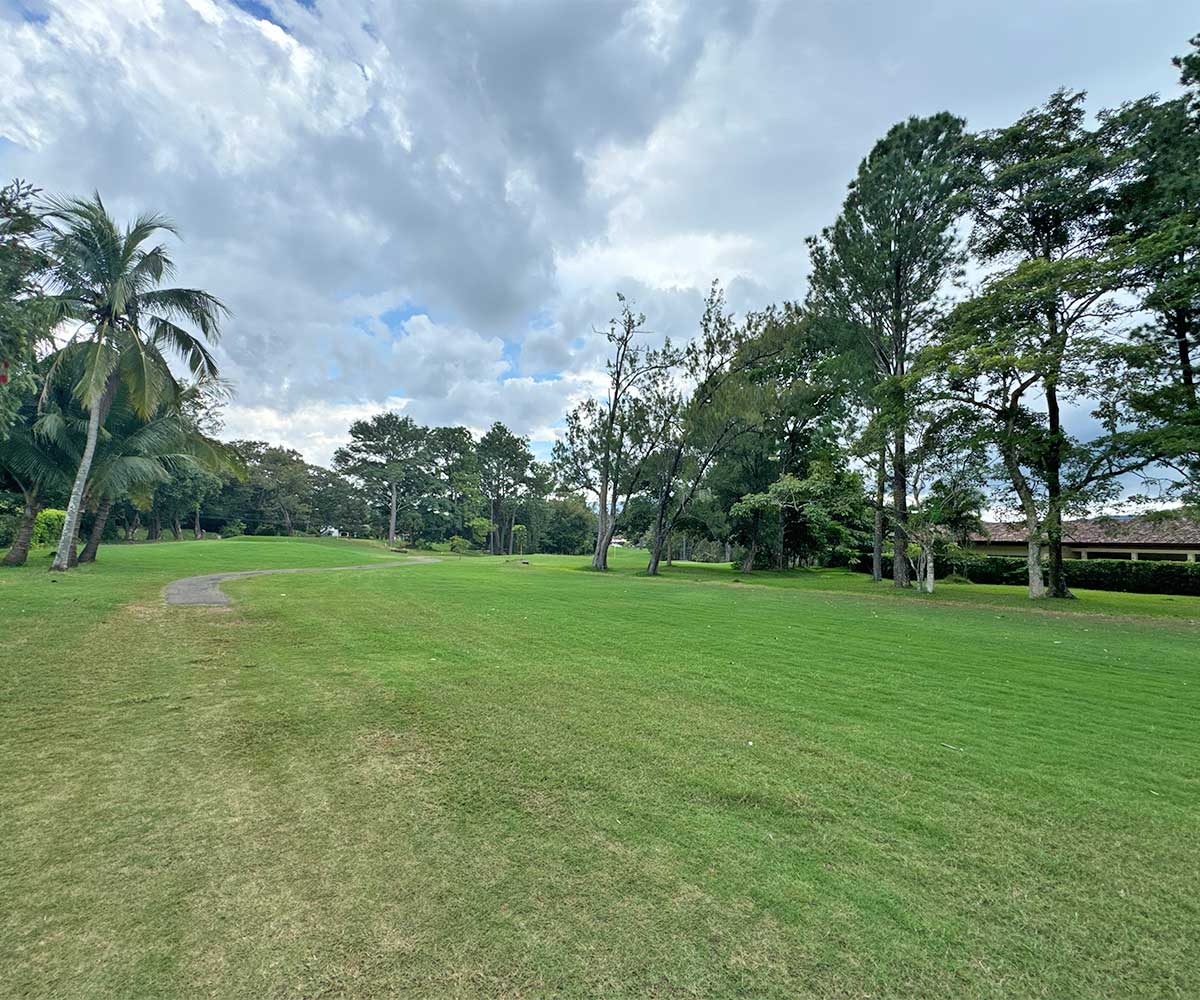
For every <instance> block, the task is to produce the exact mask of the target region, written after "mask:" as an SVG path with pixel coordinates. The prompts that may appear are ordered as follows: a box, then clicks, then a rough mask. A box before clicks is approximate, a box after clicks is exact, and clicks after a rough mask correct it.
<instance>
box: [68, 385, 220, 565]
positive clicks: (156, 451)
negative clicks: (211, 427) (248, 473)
mask: <svg viewBox="0 0 1200 1000" xmlns="http://www.w3.org/2000/svg"><path fill="white" fill-rule="evenodd" d="M198 391H200V389H199V388H198V387H196V386H189V387H187V388H186V389H184V390H183V393H184V396H185V398H186V397H190V396H193V395H194V394H195V393H197V392H198ZM237 468H238V467H237V462H236V458H235V457H234V456H233V453H232V452H231V450H230V449H229V447H228V446H227V445H224V444H222V443H221V442H219V441H215V440H213V439H212V438H210V437H208V436H207V435H205V434H203V433H202V432H201V431H200V430H199V429H198V428H197V427H196V426H195V422H194V421H193V420H192V419H191V418H190V417H189V416H188V415H187V414H185V413H183V412H182V411H181V410H180V409H178V408H176V407H163V408H161V409H160V410H159V412H158V413H156V414H154V415H153V416H152V417H151V418H150V419H149V420H143V419H142V417H141V416H140V415H139V414H138V413H137V411H136V409H135V408H134V407H133V405H132V403H131V400H130V399H129V394H128V392H126V391H124V390H123V387H119V388H118V390H117V393H116V395H115V397H114V400H113V404H112V406H111V408H110V409H109V413H108V420H107V422H106V425H105V429H104V433H103V434H102V436H101V440H100V442H99V445H98V446H97V449H96V454H95V457H94V459H93V461H92V471H91V475H90V476H89V478H88V484H87V490H86V491H85V493H84V499H85V501H86V503H87V505H88V507H89V508H90V509H94V510H95V518H94V519H93V521H92V530H91V534H90V535H89V537H88V540H87V543H86V544H85V545H84V547H83V551H81V552H80V553H79V562H81V563H89V562H95V561H96V552H97V550H98V549H99V548H100V540H101V538H102V537H103V535H104V526H105V524H106V523H107V521H108V514H109V511H110V510H111V508H112V504H113V501H114V500H117V499H119V498H121V497H122V496H132V497H134V498H135V499H136V500H138V501H141V502H144V503H146V504H147V505H148V504H149V502H150V499H151V496H152V494H153V492H154V488H155V487H156V486H158V484H160V483H164V482H166V481H167V480H168V479H170V478H171V476H172V475H173V474H178V473H180V472H181V471H183V470H186V469H197V470H203V471H207V472H211V473H217V472H221V471H225V470H228V471H231V472H235V473H236V472H237Z"/></svg>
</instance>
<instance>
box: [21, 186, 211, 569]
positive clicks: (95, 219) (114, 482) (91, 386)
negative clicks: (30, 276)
mask: <svg viewBox="0 0 1200 1000" xmlns="http://www.w3.org/2000/svg"><path fill="white" fill-rule="evenodd" d="M39 214H40V220H41V222H40V224H41V231H40V233H39V234H38V242H39V249H40V251H41V256H42V260H43V262H44V265H43V268H42V273H41V274H40V276H39V277H40V291H39V296H38V297H39V302H38V306H39V308H40V309H41V311H42V315H43V316H44V317H45V320H44V331H45V337H46V340H45V343H44V345H43V349H42V350H41V351H39V352H35V355H34V356H32V357H31V359H30V360H29V361H28V365H27V367H28V370H27V371H26V372H24V373H23V374H24V375H26V376H27V377H26V378H25V379H23V380H22V382H21V384H22V385H23V386H24V389H23V390H20V389H18V391H23V393H24V396H23V398H22V399H21V402H20V407H19V409H18V411H17V416H16V420H15V421H14V424H13V426H12V427H10V428H9V430H8V431H7V434H6V436H5V437H4V439H3V440H0V472H2V473H3V475H4V477H5V478H7V479H8V480H10V481H11V482H12V483H13V484H15V486H16V487H17V489H19V490H20V492H21V494H22V496H23V498H24V511H23V515H22V519H21V525H20V527H19V529H18V532H17V537H16V540H15V544H14V545H13V547H12V548H11V549H10V551H9V553H8V555H7V556H6V557H5V560H4V562H5V563H7V564H9V565H12V564H20V563H23V562H24V561H25V559H26V557H27V555H28V551H29V545H30V540H31V537H32V534H33V527H34V523H35V521H36V518H37V515H38V513H39V511H40V510H41V509H42V507H43V506H44V503H45V500H46V498H47V497H48V496H52V495H55V494H57V495H58V496H60V497H61V496H62V495H63V494H64V493H65V494H66V495H67V496H68V500H67V506H66V518H65V520H64V523H63V528H62V534H61V537H60V538H59V541H58V545H57V548H56V551H55V553H54V558H53V561H52V562H51V565H50V569H51V570H52V571H54V572H64V571H66V570H68V569H70V568H71V567H72V566H74V565H76V563H78V562H87V561H91V560H94V559H95V557H96V550H97V548H98V547H99V544H100V540H101V537H102V535H103V532H104V527H105V522H106V520H107V517H108V511H109V508H110V507H111V505H112V503H113V501H114V500H116V499H119V498H122V497H130V498H132V499H134V500H135V501H137V500H138V499H140V498H143V497H148V495H149V494H150V493H151V492H152V491H153V489H154V486H155V485H157V484H158V483H159V482H162V481H164V480H165V479H167V478H168V477H169V476H170V474H171V472H172V470H174V469H176V468H178V467H179V466H181V465H183V464H187V463H197V464H199V465H202V466H204V467H207V468H210V469H213V470H216V469H218V468H221V467H223V466H228V465H229V464H230V463H231V461H232V459H231V457H230V455H229V452H228V451H227V450H226V449H225V448H224V447H223V446H222V445H220V444H219V443H218V442H216V441H214V440H212V439H210V438H208V437H206V436H205V435H204V434H203V433H202V432H201V431H200V429H199V427H198V426H197V422H196V421H195V420H194V419H193V418H192V417H191V416H190V413H191V411H192V409H193V408H192V407H189V405H188V404H189V401H190V400H195V399H196V398H198V397H204V396H205V395H207V394H209V393H211V392H212V391H213V390H214V387H216V386H219V382H218V381H217V366H216V364H215V362H214V360H213V357H212V354H211V353H210V351H209V345H210V344H213V343H215V342H216V341H217V339H218V338H219V336H220V324H221V321H222V320H223V319H224V318H225V317H226V316H227V315H228V311H227V310H226V308H225V307H224V306H223V305H222V304H221V302H220V301H219V300H217V299H216V298H215V297H214V296H212V295H210V294H209V293H208V292H204V291H200V290H198V289H192V288H174V287H165V286H164V283H165V282H166V281H168V280H169V279H170V277H171V276H172V275H173V273H174V271H175V266H174V263H173V261H172V259H171V256H170V254H169V252H168V250H167V248H166V247H165V246H163V245H162V244H161V243H160V242H158V241H159V239H160V238H161V237H163V236H164V235H176V236H177V235H178V234H177V232H176V230H175V227H174V226H173V225H172V223H171V222H169V221H168V220H167V219H165V218H164V217H162V216H160V215H156V214H150V215H142V216H139V217H138V218H137V219H135V220H134V221H133V222H132V223H130V224H129V225H127V226H125V227H123V228H122V227H120V226H118V225H117V224H116V222H114V220H113V218H112V216H111V215H110V214H109V212H108V210H107V209H106V207H105V205H104V203H103V202H102V201H101V199H100V196H99V195H98V194H97V195H95V196H93V197H92V198H89V199H81V198H71V199H55V200H51V201H48V202H47V203H45V204H44V205H43V206H41V209H40V213H39ZM193 330H194V331H196V332H192V331H193ZM39 355H40V356H39ZM170 355H173V356H175V357H177V358H178V359H180V360H182V361H183V362H184V363H186V365H187V367H188V369H189V370H190V373H191V378H190V379H186V380H185V379H180V378H177V377H176V375H175V374H174V372H172V370H171V367H170V364H169V361H168V356H170ZM85 510H90V511H92V512H94V517H93V518H92V528H91V532H90V534H89V537H88V538H87V539H86V542H85V544H84V548H83V550H82V552H80V551H78V546H79V541H80V538H79V533H80V524H81V521H82V517H83V514H84V511H85Z"/></svg>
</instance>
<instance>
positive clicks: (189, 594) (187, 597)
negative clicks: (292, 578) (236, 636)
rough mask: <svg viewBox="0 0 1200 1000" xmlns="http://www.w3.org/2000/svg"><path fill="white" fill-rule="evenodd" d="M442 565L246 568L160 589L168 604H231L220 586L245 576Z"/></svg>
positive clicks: (414, 561) (414, 562)
mask: <svg viewBox="0 0 1200 1000" xmlns="http://www.w3.org/2000/svg"><path fill="white" fill-rule="evenodd" d="M436 562H441V560H440V559H432V558H429V557H427V556H420V557H417V558H415V559H406V560H404V561H403V562H378V563H364V564H363V565H361V566H319V567H314V568H312V569H248V570H243V571H242V572H240V573H209V574H207V575H206V576H188V577H184V578H183V579H182V580H175V581H173V582H171V583H168V584H167V585H166V587H165V588H163V598H164V599H165V600H166V602H167V603H168V604H230V603H232V602H231V601H230V599H229V597H228V596H227V595H226V594H224V593H222V592H221V589H220V585H221V584H222V583H224V582H225V581H226V580H240V579H241V578H242V577H244V576H273V575H274V574H276V573H336V572H340V571H342V570H347V569H394V568H395V567H397V566H420V565H422V564H424V563H436Z"/></svg>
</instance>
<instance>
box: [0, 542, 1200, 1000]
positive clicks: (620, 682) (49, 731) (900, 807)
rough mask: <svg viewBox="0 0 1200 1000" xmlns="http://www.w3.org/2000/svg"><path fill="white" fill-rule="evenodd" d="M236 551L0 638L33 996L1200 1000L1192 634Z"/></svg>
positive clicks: (0, 825) (21, 921) (1, 738)
mask: <svg viewBox="0 0 1200 1000" xmlns="http://www.w3.org/2000/svg"><path fill="white" fill-rule="evenodd" d="M223 544H225V543H222V545H223ZM243 544H244V545H245V546H247V547H248V549H250V550H252V551H251V552H249V553H248V554H246V555H245V556H242V557H240V558H244V559H246V560H249V559H250V558H251V557H253V558H254V559H255V560H256V562H254V563H249V562H247V563H244V564H243V565H242V566H240V567H239V566H234V567H227V566H224V565H214V563H213V562H212V556H211V555H210V554H209V552H208V551H207V549H206V547H205V546H202V545H195V546H190V547H189V546H181V547H175V548H176V549H179V548H182V549H189V548H190V549H191V551H192V553H194V555H193V554H190V553H184V554H180V555H176V554H174V553H173V552H172V551H171V550H172V547H171V546H157V547H139V548H138V549H136V550H133V551H129V552H128V554H127V550H123V549H119V550H115V551H114V552H112V553H111V554H110V555H108V556H107V557H106V559H107V564H104V563H102V564H100V565H98V566H97V567H96V569H95V570H93V571H92V572H91V574H90V575H88V576H84V575H81V576H80V577H78V578H74V582H73V583H71V584H70V588H74V589H70V588H64V589H63V590H61V591H60V590H57V589H55V590H51V588H49V587H41V588H33V589H31V590H30V591H28V594H29V595H31V596H29V597H28V599H27V600H26V601H25V603H26V604H29V605H32V602H34V601H41V602H43V603H42V604H41V605H40V606H39V610H38V612H37V613H38V614H40V615H46V616H48V615H50V614H52V613H61V612H62V611H63V610H64V609H65V608H68V607H69V608H70V609H71V612H72V614H73V615H74V616H75V618H76V620H77V621H78V622H79V628H78V631H76V632H74V633H70V634H61V635H60V634H49V635H46V636H45V638H44V639H43V638H42V637H41V635H40V632H41V630H39V629H38V627H37V622H36V621H35V620H34V619H33V618H31V617H29V616H28V615H13V616H12V617H11V618H10V621H9V623H8V626H7V627H8V631H9V634H10V635H13V636H15V637H16V638H17V641H18V644H19V648H20V649H21V650H22V655H21V657H20V658H19V661H14V662H8V661H6V662H5V666H4V673H3V685H4V687H3V693H4V701H3V704H2V705H0V723H2V724H3V730H2V731H0V752H3V753H4V759H5V761H6V762H9V763H8V765H7V766H6V769H5V773H4V775H3V778H2V780H0V808H2V812H0V838H3V841H4V843H5V844H6V845H7V848H8V849H7V851H6V853H7V855H8V858H9V860H8V861H6V871H5V878H4V887H3V889H0V893H3V897H4V898H3V903H4V906H3V916H0V963H2V965H3V969H4V972H5V977H6V982H7V983H8V984H9V988H11V989H13V990H14V992H15V993H16V994H17V995H31V996H37V995H55V994H58V995H71V996H83V997H87V996H95V997H100V996H129V995H137V996H163V997H169V996H192V995H196V994H201V995H204V994H210V995H219V996H247V997H250V996H255V997H257V996H364V997H374V996H379V997H383V996H431V997H433V996H437V997H443V996H462V997H467V996H472V997H473V996H488V997H493V996H514V997H515V996H526V997H528V996H554V997H620V996H629V997H647V996H670V997H688V996H692V997H738V996H744V997H781V998H782V997H789V998H790V997H846V996H863V995H870V996H873V997H912V996H921V997H947V998H949V997H954V998H959V997H968V998H971V997H980V998H981V997H1010V996H1022V997H1062V996H1071V997H1147V998H1149V997H1171V996H1176V997H1188V996H1194V995H1200V969H1198V968H1197V965H1196V963H1195V962H1194V960H1193V959H1192V951H1193V942H1194V940H1195V937H1196V932H1197V929H1198V928H1200V915H1198V912H1197V904H1196V900H1197V898H1198V894H1197V890H1198V889H1200V875H1198V873H1197V864H1196V859H1195V851H1194V833H1195V829H1196V821H1197V817H1198V811H1197V803H1198V802H1200V778H1198V775H1200V747H1198V746H1197V739H1196V734H1195V719H1196V718H1197V717H1198V710H1200V695H1198V692H1197V685H1200V678H1197V676H1196V659H1197V658H1196V656H1195V648H1196V639H1197V632H1196V629H1195V627H1194V626H1191V625H1189V624H1188V623H1187V621H1186V618H1187V617H1188V616H1187V615H1186V614H1185V615H1182V616H1179V615H1174V614H1173V611H1174V609H1172V615H1168V616H1166V617H1162V618H1160V619H1158V620H1155V621H1151V620H1148V616H1149V615H1153V614H1155V613H1156V612H1158V611H1161V609H1162V605H1161V604H1154V603H1152V602H1151V603H1150V604H1145V605H1142V606H1141V608H1140V610H1139V612H1138V613H1139V614H1140V615H1142V616H1143V617H1141V618H1137V619H1129V618H1116V617H1111V616H1110V617H1090V616H1088V615H1087V614H1082V615H1081V614H1077V613H1072V614H1070V615H1051V614H1044V613H1037V612H1029V611H1025V610H1023V609H1022V608H1021V607H1020V606H1019V605H1015V604H1014V605H1011V606H1010V605H1007V604H1004V603H1003V601H1002V600H1001V599H1003V600H1007V599H1008V595H1007V594H1005V593H1003V592H999V593H993V592H992V591H983V592H982V594H980V595H976V597H975V598H974V599H973V600H972V601H971V602H970V603H971V605H978V604H986V603H988V600H993V601H995V602H996V606H990V607H977V606H968V605H966V604H963V605H961V606H956V605H949V604H932V603H929V602H927V601H922V600H913V599H908V597H907V595H900V596H892V595H891V594H890V593H886V594H882V595H880V594H876V593H871V592H869V591H860V592H837V585H838V584H839V583H840V582H841V581H840V580H838V579H835V578H833V577H829V578H827V579H820V578H819V577H814V581H815V583H816V584H817V585H813V584H812V583H810V582H808V578H807V577H806V578H805V579H804V581H802V582H800V583H794V582H790V581H788V580H772V579H770V578H768V580H769V581H770V583H771V585H770V586H761V587H760V586H737V587H734V586H697V585H695V584H694V582H689V581H688V578H689V577H692V578H693V579H694V578H695V577H697V576H699V575H700V573H697V572H695V571H693V570H692V569H691V568H689V567H683V566H681V567H676V568H674V569H673V570H672V571H671V572H669V573H668V575H667V576H666V577H664V578H663V579H661V580H650V579H643V578H639V577H637V576H635V575H634V573H633V571H634V568H635V566H636V563H635V560H637V559H638V555H637V554H636V553H634V554H624V553H623V554H619V555H618V556H617V558H616V560H614V561H615V563H616V565H617V567H618V571H617V572H615V573H613V574H610V575H608V576H598V575H595V574H591V573H586V572H580V571H576V569H575V567H578V566H580V565H582V564H583V563H584V562H585V560H567V559H550V558H542V557H534V558H533V559H532V560H531V565H522V564H521V563H520V562H518V561H513V562H506V561H503V560H498V559H474V560H462V561H447V562H444V563H442V564H439V565H431V566H423V567H420V568H419V569H414V570H413V571H411V572H407V573H396V574H391V573H366V574H354V573H337V574H315V575H311V576H310V575H297V576H290V577H260V578H253V579H244V580H237V581H233V582H231V583H229V584H227V587H228V590H229V592H230V593H231V594H232V595H233V596H234V598H235V602H236V603H235V605H234V607H233V608H231V609H210V608H162V607H159V606H156V605H153V604H152V603H147V602H146V597H147V595H153V594H154V593H156V591H157V588H159V587H161V586H162V583H163V582H164V581H165V580H166V579H170V578H172V577H173V576H180V575H184V572H186V571H188V570H191V571H192V572H215V571H218V570H221V569H226V568H250V567H251V566H254V567H258V566H267V565H270V564H271V562H272V560H274V561H275V564H276V565H279V564H282V565H291V566H295V565H302V564H303V562H302V561H299V559H300V556H299V555H298V554H297V552H296V550H297V549H303V548H305V546H304V545H303V544H295V545H287V544H284V543H274V544H273V545H272V544H261V545H260V544H259V543H257V542H254V541H248V542H246V543H243ZM213 548H219V546H214V547H213ZM308 549H309V550H310V551H309V552H307V553H302V554H307V555H310V556H311V555H312V552H313V551H318V550H319V551H321V553H322V556H321V557H322V558H329V559H335V558H343V557H345V558H343V562H342V563H341V564H343V565H345V564H346V563H347V562H351V561H357V562H362V561H363V558H362V555H361V551H362V550H360V551H359V552H358V553H357V554H352V553H351V552H350V551H349V550H347V549H332V550H325V549H323V548H321V547H319V546H308ZM163 550H167V551H165V552H164V551H163ZM160 552H162V553H163V554H162V555H159V553H160ZM185 555H188V556H189V558H190V561H192V562H193V563H195V564H197V565H196V566H195V569H192V568H191V567H190V566H188V567H185V568H184V570H183V571H181V570H180V567H181V566H182V565H183V563H185V562H188V561H189V558H185V557H184V556H185ZM380 555H381V556H385V555H386V553H383V552H380ZM102 556H103V553H102ZM156 560H161V561H162V562H161V563H158V562H156ZM309 564H310V565H316V564H317V563H315V562H310V563H309ZM701 572H705V573H712V572H713V571H711V570H702V571H701ZM42 575H43V576H44V574H42ZM731 575H732V574H728V575H726V576H725V577H724V578H722V577H719V576H717V577H715V579H716V580H721V579H725V580H728V579H729V578H730V576H731ZM3 579H4V578H2V577H0V581H3ZM31 579H32V577H31ZM39 579H40V578H39ZM68 579H72V578H68ZM3 585H5V584H4V583H2V582H0V586H3ZM854 585H855V587H858V586H859V584H858V583H857V582H855V584H854ZM92 588H96V591H93V589H92ZM101 588H103V589H104V596H103V599H101V596H100V595H99V593H98V592H97V591H98V590H99V589H101ZM114 589H115V590H116V594H115V595H114V593H113V590H114ZM8 593H9V591H3V592H0V594H2V595H3V596H0V602H2V607H0V613H3V612H7V610H8V608H9V607H10V605H9V604H8V603H7V601H6V600H5V599H6V598H7V596H8ZM981 596H982V597H983V598H984V600H980V599H979V597H981ZM1088 600H1089V598H1088V597H1086V596H1085V599H1084V600H1083V601H1080V602H1079V605H1085V606H1086V605H1087V603H1088ZM1147 608H1149V609H1150V610H1147ZM1085 610H1086V608H1085ZM1106 614H1109V615H1111V611H1106ZM1173 617H1174V618H1179V619H1180V620H1177V621H1176V620H1172V618H1173ZM894 637H899V638H900V648H899V650H896V649H895V646H894V641H893V640H894ZM947 744H949V746H947ZM952 748H958V749H952Z"/></svg>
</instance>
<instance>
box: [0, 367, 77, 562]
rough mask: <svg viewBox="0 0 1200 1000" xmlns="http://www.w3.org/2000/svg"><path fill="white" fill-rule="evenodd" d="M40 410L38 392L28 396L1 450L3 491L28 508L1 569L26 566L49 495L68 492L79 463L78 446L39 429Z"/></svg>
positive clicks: (20, 406) (26, 393) (0, 481)
mask: <svg viewBox="0 0 1200 1000" xmlns="http://www.w3.org/2000/svg"><path fill="white" fill-rule="evenodd" d="M37 406H38V397H37V392H36V390H32V389H31V390H29V391H27V392H25V393H24V398H22V399H20V402H19V405H18V407H17V411H16V419H15V421H14V422H13V425H12V427H10V428H9V431H8V436H7V437H6V438H5V440H4V447H3V448H0V487H4V488H6V489H7V488H13V487H15V489H16V490H17V491H19V492H20V494H21V497H22V499H23V500H24V507H25V509H24V512H23V513H22V516H21V523H20V526H19V527H18V528H17V535H16V538H14V539H13V544H12V546H11V547H10V548H9V550H8V553H7V554H6V555H5V556H4V558H3V559H2V560H0V566H24V565H25V560H26V559H28V558H29V545H30V541H31V540H32V538H33V526H34V522H35V521H36V520H37V516H38V514H39V513H40V512H41V510H42V507H43V506H44V505H45V501H46V494H47V493H49V492H51V491H53V492H54V493H58V492H59V491H60V490H61V491H66V489H67V487H68V486H69V485H70V483H71V473H72V472H73V470H74V469H75V466H76V465H77V464H78V462H79V449H78V447H77V443H78V442H76V441H72V440H70V439H69V436H67V435H58V434H55V433H52V432H51V429H50V428H42V427H41V426H39V422H38V415H37ZM80 440H82V435H80Z"/></svg>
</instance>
